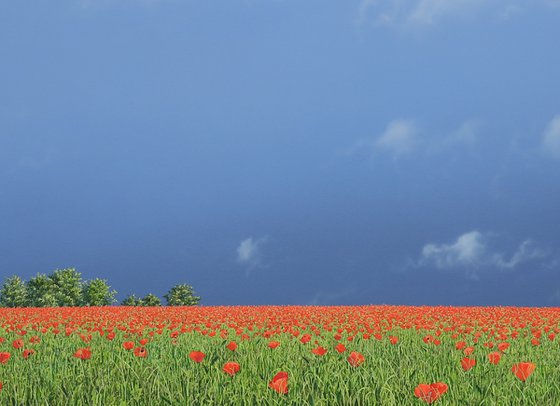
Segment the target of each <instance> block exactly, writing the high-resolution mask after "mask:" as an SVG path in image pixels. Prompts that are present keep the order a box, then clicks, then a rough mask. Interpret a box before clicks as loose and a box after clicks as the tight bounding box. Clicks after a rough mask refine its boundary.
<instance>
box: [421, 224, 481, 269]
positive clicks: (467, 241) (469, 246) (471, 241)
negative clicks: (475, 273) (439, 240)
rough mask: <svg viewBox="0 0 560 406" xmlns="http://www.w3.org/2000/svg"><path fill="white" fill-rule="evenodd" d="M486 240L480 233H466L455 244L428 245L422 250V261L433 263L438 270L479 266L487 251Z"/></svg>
mask: <svg viewBox="0 0 560 406" xmlns="http://www.w3.org/2000/svg"><path fill="white" fill-rule="evenodd" d="M483 240H484V238H483V236H482V234H481V233H480V232H478V231H471V232H468V233H465V234H463V235H461V236H459V238H457V240H456V241H455V243H453V244H435V243H430V244H426V245H425V246H424V248H422V261H425V262H432V263H433V264H434V265H435V266H436V267H437V268H440V269H444V268H455V267H462V266H474V267H476V266H478V264H479V262H480V259H481V257H482V256H483V254H484V251H485V249H486V247H485V243H484V241H483Z"/></svg>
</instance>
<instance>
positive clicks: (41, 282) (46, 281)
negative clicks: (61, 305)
mask: <svg viewBox="0 0 560 406" xmlns="http://www.w3.org/2000/svg"><path fill="white" fill-rule="evenodd" d="M26 285H27V305H28V306H31V307H55V306H57V302H56V296H55V293H56V285H55V283H54V282H53V280H52V279H51V278H50V277H48V276H47V275H45V274H37V276H35V277H33V278H31V279H29V281H28V282H27V284H26Z"/></svg>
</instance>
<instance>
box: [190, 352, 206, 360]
mask: <svg viewBox="0 0 560 406" xmlns="http://www.w3.org/2000/svg"><path fill="white" fill-rule="evenodd" d="M205 356H206V354H204V353H203V352H200V351H192V352H191V353H190V354H189V357H190V358H191V359H192V360H193V361H194V362H202V360H203V359H204V357H205Z"/></svg>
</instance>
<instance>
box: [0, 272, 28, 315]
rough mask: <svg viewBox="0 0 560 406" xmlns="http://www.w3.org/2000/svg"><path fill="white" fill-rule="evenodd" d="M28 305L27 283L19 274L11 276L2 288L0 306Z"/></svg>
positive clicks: (0, 290)
mask: <svg viewBox="0 0 560 406" xmlns="http://www.w3.org/2000/svg"><path fill="white" fill-rule="evenodd" d="M26 305H27V289H26V286H25V283H24V282H23V281H22V280H21V278H20V277H19V276H17V275H14V276H10V277H9V278H7V279H6V280H5V281H4V284H3V285H2V289H0V306H2V307H24V306H26Z"/></svg>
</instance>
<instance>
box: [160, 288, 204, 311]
mask: <svg viewBox="0 0 560 406" xmlns="http://www.w3.org/2000/svg"><path fill="white" fill-rule="evenodd" d="M163 297H164V298H165V300H167V305H168V306H194V305H197V304H198V303H199V302H200V297H198V296H195V294H194V290H193V288H192V286H190V285H187V284H184V283H182V284H179V285H175V286H173V287H172V288H171V289H170V290H169V292H167V294H165V295H164V296H163Z"/></svg>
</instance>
